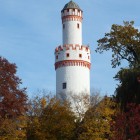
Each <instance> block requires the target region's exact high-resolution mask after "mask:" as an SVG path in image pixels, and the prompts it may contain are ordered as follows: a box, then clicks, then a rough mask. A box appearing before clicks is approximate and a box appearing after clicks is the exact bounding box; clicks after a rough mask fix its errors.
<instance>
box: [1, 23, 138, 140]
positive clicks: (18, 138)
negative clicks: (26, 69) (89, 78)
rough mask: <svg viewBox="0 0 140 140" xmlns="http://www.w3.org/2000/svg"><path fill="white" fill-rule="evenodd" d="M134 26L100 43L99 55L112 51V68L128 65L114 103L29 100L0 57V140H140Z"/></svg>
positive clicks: (102, 99)
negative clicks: (124, 63) (126, 63)
mask: <svg viewBox="0 0 140 140" xmlns="http://www.w3.org/2000/svg"><path fill="white" fill-rule="evenodd" d="M133 25H134V22H124V25H117V24H114V25H112V27H111V30H110V32H109V33H106V34H105V36H104V37H103V38H101V39H99V40H98V48H97V49H96V51H97V52H99V53H103V52H104V51H108V50H111V51H112V60H111V62H112V67H113V68H115V67H116V66H120V65H121V63H122V61H123V60H126V61H127V62H128V66H127V67H125V68H121V69H120V70H119V71H118V73H117V74H116V76H115V77H114V78H115V80H118V81H119V84H118V85H117V87H116V90H115V94H114V95H113V96H112V97H107V96H105V97H103V96H100V95H99V93H98V94H96V95H94V94H93V96H92V97H90V98H89V97H86V96H82V94H83V95H84V93H82V94H81V96H80V97H78V96H72V95H73V94H71V96H70V95H69V96H70V99H72V100H62V99H61V100H58V99H57V98H56V97H55V96H54V95H53V94H51V95H50V94H48V93H47V92H45V94H44V95H43V96H39V95H38V96H35V97H33V98H30V99H27V95H26V89H25V88H20V85H21V84H22V82H21V79H20V78H19V77H18V76H17V75H16V72H17V71H16V70H17V67H16V65H15V64H12V63H10V62H9V61H8V60H6V59H5V58H2V57H0V140H140V32H139V30H138V29H135V27H134V26H133ZM85 82H86V81H85ZM62 98H63V99H65V97H64V96H63V94H62ZM70 101H73V103H71V102H70ZM89 101H90V102H89ZM81 102H82V105H81ZM74 105H75V108H76V109H75V110H74V109H72V106H74ZM83 107H85V108H86V112H85V108H84V109H83Z"/></svg>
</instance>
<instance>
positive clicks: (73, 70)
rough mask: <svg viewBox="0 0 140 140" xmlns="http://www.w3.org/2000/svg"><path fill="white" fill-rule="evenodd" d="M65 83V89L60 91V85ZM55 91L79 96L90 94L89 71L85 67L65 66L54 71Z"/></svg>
mask: <svg viewBox="0 0 140 140" xmlns="http://www.w3.org/2000/svg"><path fill="white" fill-rule="evenodd" d="M65 82H66V83H67V88H66V89H62V83H65ZM56 91H57V94H59V93H68V92H72V93H75V94H80V93H82V92H87V93H90V70H89V69H88V68H87V67H80V66H67V67H60V68H58V69H56Z"/></svg>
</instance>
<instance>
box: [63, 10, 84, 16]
mask: <svg viewBox="0 0 140 140" xmlns="http://www.w3.org/2000/svg"><path fill="white" fill-rule="evenodd" d="M69 15H75V16H78V17H82V16H83V12H82V11H81V10H79V9H66V10H64V11H61V17H62V18H64V17H65V16H69Z"/></svg>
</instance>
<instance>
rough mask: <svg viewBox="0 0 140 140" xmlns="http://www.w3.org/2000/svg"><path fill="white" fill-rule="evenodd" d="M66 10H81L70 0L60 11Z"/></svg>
mask: <svg viewBox="0 0 140 140" xmlns="http://www.w3.org/2000/svg"><path fill="white" fill-rule="evenodd" d="M66 9H79V10H81V9H80V7H79V6H78V4H76V3H75V2H73V1H72V0H71V1H70V2H68V3H67V4H66V5H65V6H64V8H63V9H62V11H64V10H66Z"/></svg>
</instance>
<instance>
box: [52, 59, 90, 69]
mask: <svg viewBox="0 0 140 140" xmlns="http://www.w3.org/2000/svg"><path fill="white" fill-rule="evenodd" d="M65 66H83V67H87V68H89V69H90V67H91V63H89V62H87V61H83V60H63V61H59V62H56V63H55V70H56V69H57V68H60V67H65Z"/></svg>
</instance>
